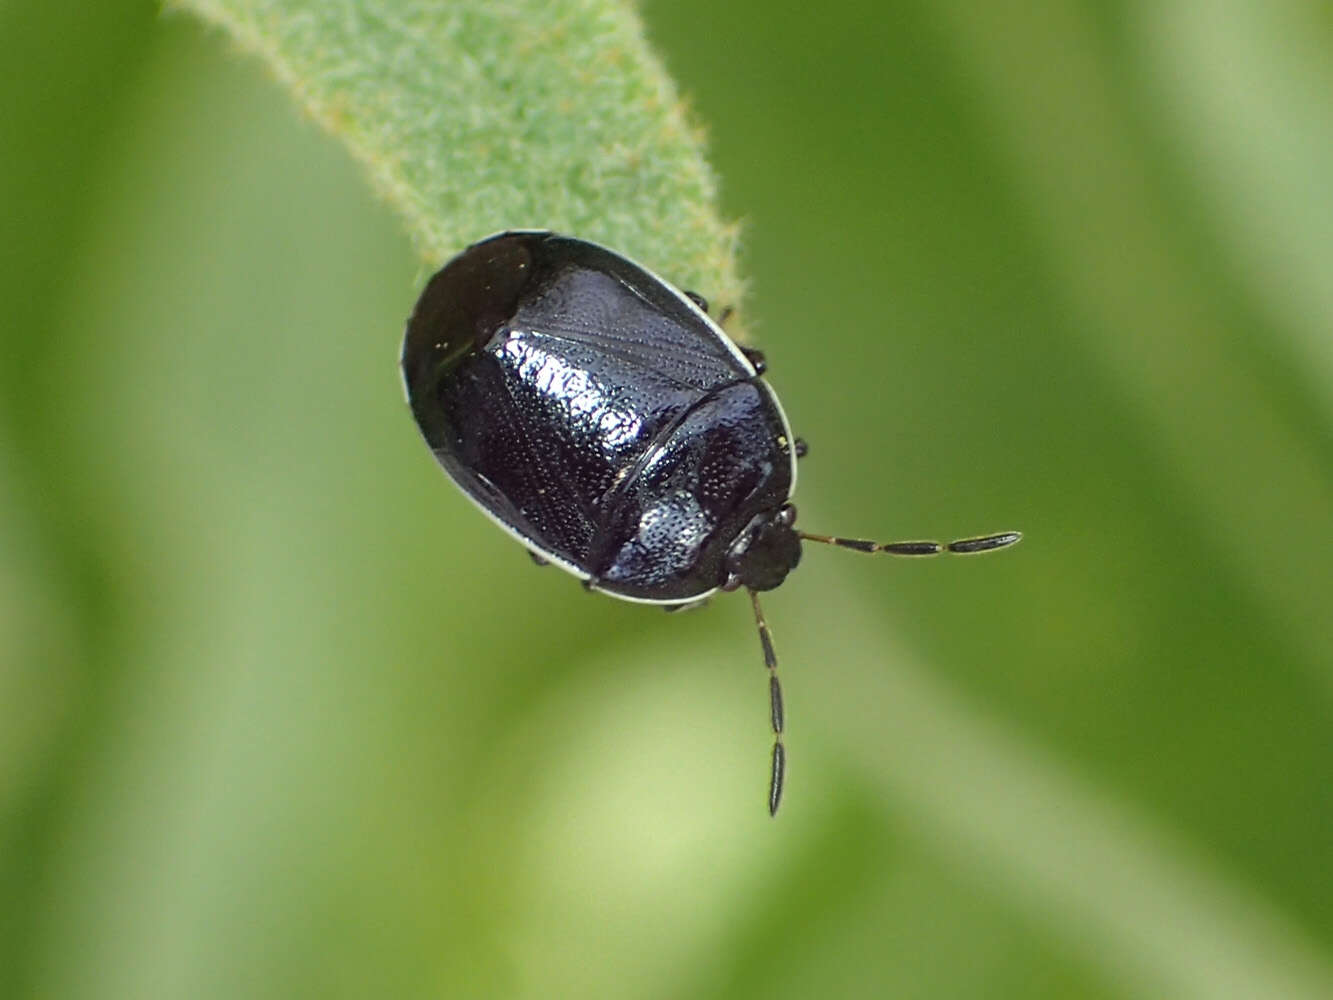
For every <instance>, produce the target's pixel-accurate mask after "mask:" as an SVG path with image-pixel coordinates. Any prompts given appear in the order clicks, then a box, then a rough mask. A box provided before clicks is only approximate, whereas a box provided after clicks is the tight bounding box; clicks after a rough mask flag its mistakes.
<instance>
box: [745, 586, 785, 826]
mask: <svg viewBox="0 0 1333 1000" xmlns="http://www.w3.org/2000/svg"><path fill="white" fill-rule="evenodd" d="M750 603H751V604H752V605H754V623H755V626H756V627H757V628H758V629H759V642H760V644H761V645H762V646H763V647H764V666H766V667H768V702H769V715H770V718H771V720H772V722H773V768H772V774H771V775H770V777H769V780H768V814H769V815H770V816H776V815H777V813H778V803H779V802H781V801H782V782H783V779H784V778H785V777H786V774H787V750H786V748H785V747H783V745H782V723H783V714H782V685H781V684H779V683H778V654H777V653H775V652H773V637H772V635H770V634H769V631H768V622H767V621H765V620H764V611H763V609H762V608H761V607H759V592H758V591H755V590H752V591H750Z"/></svg>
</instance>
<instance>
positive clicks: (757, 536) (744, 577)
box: [722, 504, 801, 590]
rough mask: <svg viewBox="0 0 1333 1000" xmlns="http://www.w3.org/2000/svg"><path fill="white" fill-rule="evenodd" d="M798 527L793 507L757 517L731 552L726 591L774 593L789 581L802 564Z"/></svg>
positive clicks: (723, 585) (737, 539) (724, 587)
mask: <svg viewBox="0 0 1333 1000" xmlns="http://www.w3.org/2000/svg"><path fill="white" fill-rule="evenodd" d="M795 523H796V508H795V507H793V506H792V505H791V504H783V505H782V506H781V507H779V508H778V509H777V510H770V511H765V512H764V513H762V514H757V515H755V517H754V518H753V519H752V520H751V521H750V523H749V524H747V525H746V526H745V528H744V529H743V530H742V531H741V533H740V534H739V535H738V536H737V537H736V541H734V542H733V543H732V544H731V548H730V549H728V550H727V561H726V569H727V576H726V579H725V580H724V581H723V583H722V589H723V590H735V589H736V588H737V587H748V588H749V589H750V590H772V589H773V588H774V587H776V586H778V584H780V583H782V581H783V580H785V579H787V574H788V573H790V572H791V571H792V570H793V569H795V568H796V564H797V563H798V562H800V561H801V539H800V538H799V537H797V534H796V531H795V529H794V528H793V527H792V525H794V524H795Z"/></svg>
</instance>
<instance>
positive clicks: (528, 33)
mask: <svg viewBox="0 0 1333 1000" xmlns="http://www.w3.org/2000/svg"><path fill="white" fill-rule="evenodd" d="M173 2H174V5H176V6H180V7H184V8H187V9H190V10H193V11H194V12H196V13H197V14H199V15H200V16H202V17H203V18H205V19H207V20H208V21H211V22H213V23H215V24H217V25H220V26H221V27H223V28H224V29H226V30H227V31H228V32H229V33H230V34H231V35H232V36H233V37H234V38H235V39H236V40H237V41H238V42H239V43H240V44H241V46H242V47H243V48H245V49H247V50H249V51H251V52H254V53H256V54H258V55H259V56H260V57H262V58H263V59H264V61H265V62H266V63H267V64H268V66H269V67H270V69H271V70H272V72H273V73H274V74H275V75H276V76H277V78H278V79H279V80H281V81H282V82H283V83H284V84H285V85H287V86H288V87H289V88H290V89H291V90H292V92H293V93H294V95H295V96H296V99H297V101H298V102H299V103H300V105H301V106H302V107H303V108H304V109H305V111H306V112H308V113H309V114H310V115H311V116H312V117H313V118H315V119H316V120H317V121H318V122H319V123H320V124H322V125H323V126H324V127H325V128H326V129H328V131H329V132H330V133H332V134H333V135H334V136H336V137H337V138H338V139H339V140H340V141H341V142H343V143H345V144H346V145H347V147H348V148H349V149H350V150H351V152H352V154H353V155H354V156H355V157H356V158H357V159H358V160H360V161H361V162H362V163H363V164H364V165H365V166H366V168H367V169H368V171H369V173H370V176H371V179H372V181H373V182H374V184H375V186H376V187H377V188H378V190H379V191H380V192H381V193H382V194H383V196H384V197H385V198H386V199H387V200H388V201H389V203H390V204H392V205H393V207H394V208H395V209H397V210H398V211H399V212H400V213H401V214H402V216H403V218H404V219H405V220H406V221H407V225H408V229H409V231H410V233H411V235H412V237H413V240H414V242H415V243H416V245H417V247H418V249H419V250H420V252H421V254H422V255H423V257H424V258H425V260H426V262H427V263H428V264H429V265H433V266H438V265H439V264H440V263H442V262H443V261H444V260H445V259H447V258H448V257H450V256H452V255H453V254H454V253H456V252H457V251H458V250H459V249H461V248H462V247H463V246H465V245H467V244H468V243H471V242H473V241H475V240H477V239H479V238H481V237H483V236H486V235H489V234H490V233H493V232H497V231H500V230H503V229H516V228H550V229H555V230H560V231H563V232H569V233H574V234H577V235H579V236H582V237H585V238H587V239H591V240H596V241H598V242H602V243H605V244H607V245H609V246H613V247H615V248H617V249H619V250H621V251H623V252H625V253H626V254H628V255H630V256H631V257H634V258H636V259H638V260H641V261H642V262H643V263H645V264H647V265H648V266H650V267H651V268H653V269H654V270H656V271H658V272H659V273H661V274H663V275H664V276H665V277H667V278H668V279H669V280H671V281H674V282H677V283H679V284H680V285H682V286H683V287H686V288H694V289H698V290H699V291H700V292H702V293H704V294H705V295H707V296H708V297H709V298H710V299H712V300H713V301H714V302H716V303H719V304H722V305H730V306H732V307H737V306H739V304H740V299H741V295H742V292H743V288H742V285H741V281H740V279H739V277H738V271H737V266H736V249H737V242H738V232H739V227H738V226H737V225H736V224H735V223H728V222H725V221H723V219H722V218H721V216H720V215H719V213H718V210H717V190H718V185H717V179H716V176H715V175H714V173H713V171H712V170H711V168H710V167H709V166H708V163H707V162H706V160H705V159H704V143H703V139H702V135H701V133H700V131H699V129H698V128H696V127H694V126H693V125H692V124H691V122H690V120H689V115H688V113H687V109H686V107H685V105H684V104H683V102H682V101H681V99H680V96H679V94H678V93H677V90H676V86H675V84H674V83H673V82H672V80H671V78H670V77H669V76H668V75H667V73H666V71H665V69H664V68H663V66H662V63H661V61H660V60H659V59H658V58H657V57H656V55H654V53H653V52H652V50H651V49H650V48H649V46H648V43H647V41H646V39H645V36H644V30H643V25H642V23H641V21H640V20H639V18H638V16H637V15H636V14H635V12H634V10H633V9H632V7H631V6H630V4H628V3H625V2H621V0H597V2H586V0H556V2H548V0H519V2H506V3H503V4H497V3H460V2H452V3H436V4H408V5H404V4H397V3H390V2H385V0H350V2H345V3H337V4H329V3H324V2H317V0H173Z"/></svg>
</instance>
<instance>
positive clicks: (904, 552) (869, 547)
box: [796, 531, 1023, 556]
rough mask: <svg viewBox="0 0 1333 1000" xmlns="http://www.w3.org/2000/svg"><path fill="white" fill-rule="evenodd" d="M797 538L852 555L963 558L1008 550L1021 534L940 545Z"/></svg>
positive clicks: (825, 536)
mask: <svg viewBox="0 0 1333 1000" xmlns="http://www.w3.org/2000/svg"><path fill="white" fill-rule="evenodd" d="M796 534H797V535H798V536H800V538H801V539H802V540H804V541H807V542H823V543H824V544H825V545H837V546H839V547H840V548H844V549H852V550H853V551H855V552H883V553H886V554H887V555H891V556H937V555H939V554H940V553H942V552H952V553H954V554H955V555H963V556H967V555H975V554H976V553H978V552H994V551H995V550H996V549H1003V548H1007V547H1008V546H1010V545H1013V544H1015V543H1016V542H1018V541H1019V539H1021V538H1022V537H1023V533H1022V532H1021V531H1002V532H1000V533H999V534H996V535H981V536H980V537H978V538H960V539H958V540H957V541H955V542H948V543H947V544H943V545H941V544H940V543H939V542H872V541H868V540H867V539H864V538H838V537H836V536H834V535H811V534H807V533H806V532H804V531H798V532H797V533H796Z"/></svg>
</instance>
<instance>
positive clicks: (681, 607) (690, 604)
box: [666, 597, 708, 615]
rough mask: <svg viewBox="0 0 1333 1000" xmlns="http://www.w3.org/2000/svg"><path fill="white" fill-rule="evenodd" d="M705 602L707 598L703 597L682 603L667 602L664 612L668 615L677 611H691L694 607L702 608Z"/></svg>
mask: <svg viewBox="0 0 1333 1000" xmlns="http://www.w3.org/2000/svg"><path fill="white" fill-rule="evenodd" d="M707 603H708V598H706V597H703V598H700V599H699V600H697V601H687V602H686V603H684V604H668V605H667V606H666V613H667V614H669V615H673V614H675V613H676V612H677V611H693V610H694V609H695V608H702V607H703V606H704V605H706V604H707Z"/></svg>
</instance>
